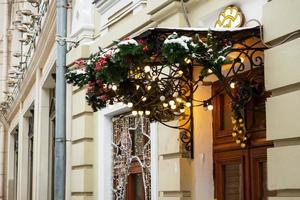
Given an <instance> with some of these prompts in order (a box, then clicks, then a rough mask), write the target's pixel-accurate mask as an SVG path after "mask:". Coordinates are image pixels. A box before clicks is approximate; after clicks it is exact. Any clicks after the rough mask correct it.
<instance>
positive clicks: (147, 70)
mask: <svg viewBox="0 0 300 200" xmlns="http://www.w3.org/2000/svg"><path fill="white" fill-rule="evenodd" d="M144 71H145V72H146V73H148V72H150V71H151V68H150V66H148V65H147V66H145V68H144Z"/></svg>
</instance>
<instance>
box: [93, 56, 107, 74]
mask: <svg viewBox="0 0 300 200" xmlns="http://www.w3.org/2000/svg"><path fill="white" fill-rule="evenodd" d="M106 63H107V57H106V56H100V58H99V60H98V61H97V63H96V66H95V71H96V72H99V71H101V70H102V69H103V67H104V65H105V64H106Z"/></svg>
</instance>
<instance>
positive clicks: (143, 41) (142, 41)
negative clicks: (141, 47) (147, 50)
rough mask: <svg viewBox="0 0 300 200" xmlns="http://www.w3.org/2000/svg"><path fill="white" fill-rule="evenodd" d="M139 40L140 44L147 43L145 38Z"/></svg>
mask: <svg viewBox="0 0 300 200" xmlns="http://www.w3.org/2000/svg"><path fill="white" fill-rule="evenodd" d="M137 42H138V43H139V44H145V43H146V42H145V40H141V39H140V40H138V41H137Z"/></svg>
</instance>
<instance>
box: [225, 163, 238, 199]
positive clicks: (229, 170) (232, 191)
mask: <svg viewBox="0 0 300 200" xmlns="http://www.w3.org/2000/svg"><path fill="white" fill-rule="evenodd" d="M241 170H242V168H241V165H240V164H230V165H225V166H224V175H225V177H224V178H225V180H224V183H225V185H224V190H225V200H241V199H242V171H241Z"/></svg>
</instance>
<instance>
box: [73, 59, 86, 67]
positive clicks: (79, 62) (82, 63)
mask: <svg viewBox="0 0 300 200" xmlns="http://www.w3.org/2000/svg"><path fill="white" fill-rule="evenodd" d="M74 63H75V67H76V68H77V69H80V68H82V67H84V66H85V64H86V61H85V60H83V59H80V60H76V61H75V62H74Z"/></svg>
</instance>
